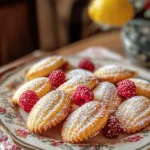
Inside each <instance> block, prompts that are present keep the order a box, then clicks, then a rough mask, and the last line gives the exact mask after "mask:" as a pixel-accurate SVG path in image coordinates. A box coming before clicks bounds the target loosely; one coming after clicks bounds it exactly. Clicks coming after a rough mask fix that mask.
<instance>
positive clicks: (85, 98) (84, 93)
mask: <svg viewBox="0 0 150 150" xmlns="http://www.w3.org/2000/svg"><path fill="white" fill-rule="evenodd" d="M93 97H94V94H93V92H92V91H91V90H90V89H89V88H88V87H87V86H85V85H80V86H78V87H77V89H76V91H75V92H74V94H73V96H72V100H73V101H74V103H75V104H77V105H78V106H81V105H83V104H85V103H87V102H90V101H91V100H93Z"/></svg>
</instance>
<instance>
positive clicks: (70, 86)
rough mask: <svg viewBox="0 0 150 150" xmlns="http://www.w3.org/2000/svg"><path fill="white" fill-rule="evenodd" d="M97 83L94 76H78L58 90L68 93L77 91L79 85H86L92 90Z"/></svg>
mask: <svg viewBox="0 0 150 150" xmlns="http://www.w3.org/2000/svg"><path fill="white" fill-rule="evenodd" d="M97 83H98V80H97V78H96V77H94V76H77V77H74V78H71V79H70V80H68V81H67V82H65V83H64V84H62V85H61V86H60V87H59V88H58V89H60V90H64V91H68V92H69V91H75V89H76V88H77V86H79V85H86V86H87V87H88V88H90V89H92V88H94V87H95V86H96V84H97Z"/></svg>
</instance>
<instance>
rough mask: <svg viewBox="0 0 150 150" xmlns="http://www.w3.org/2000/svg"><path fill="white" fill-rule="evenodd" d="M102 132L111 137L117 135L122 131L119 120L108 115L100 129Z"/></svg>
mask: <svg viewBox="0 0 150 150" xmlns="http://www.w3.org/2000/svg"><path fill="white" fill-rule="evenodd" d="M102 132H103V134H104V136H105V137H107V138H110V139H113V138H117V137H118V136H119V133H121V132H122V128H121V127H120V124H119V121H118V119H117V118H116V117H115V116H110V117H109V118H108V121H107V124H106V125H105V127H104V128H103V129H102Z"/></svg>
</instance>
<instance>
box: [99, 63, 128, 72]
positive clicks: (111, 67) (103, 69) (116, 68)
mask: <svg viewBox="0 0 150 150" xmlns="http://www.w3.org/2000/svg"><path fill="white" fill-rule="evenodd" d="M96 72H101V73H105V74H121V73H123V74H128V73H129V72H131V71H130V70H129V69H126V68H123V67H120V66H116V65H107V66H103V67H101V68H99V69H98V70H97V71H96Z"/></svg>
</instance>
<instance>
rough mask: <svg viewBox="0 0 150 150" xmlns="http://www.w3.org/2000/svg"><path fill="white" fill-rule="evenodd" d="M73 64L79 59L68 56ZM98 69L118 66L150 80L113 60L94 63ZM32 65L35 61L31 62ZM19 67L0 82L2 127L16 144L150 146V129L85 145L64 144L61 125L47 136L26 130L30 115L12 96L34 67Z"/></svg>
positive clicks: (74, 149) (36, 148)
mask: <svg viewBox="0 0 150 150" xmlns="http://www.w3.org/2000/svg"><path fill="white" fill-rule="evenodd" d="M67 59H68V60H69V61H70V63H72V64H74V65H77V63H78V62H79V60H80V58H79V57H67ZM93 61H94V63H95V65H96V67H99V66H102V65H107V64H117V65H121V66H126V67H127V68H129V69H133V70H136V71H137V72H139V76H140V77H142V78H146V79H148V80H150V76H149V72H148V71H146V70H144V69H141V68H139V67H137V66H133V65H131V64H130V65H129V64H125V63H122V62H118V61H115V62H114V61H112V60H100V61H99V60H93ZM32 63H33V62H32ZM32 63H30V64H27V65H23V66H18V68H17V69H14V70H11V71H9V72H7V73H6V74H4V75H3V76H2V78H1V80H0V127H1V129H2V130H3V131H4V132H5V133H6V134H7V135H8V136H9V137H10V139H11V140H12V141H13V142H14V143H15V144H17V145H19V146H21V147H23V148H25V149H28V150H29V149H31V150H62V149H67V150H99V149H103V150H112V149H122V150H123V149H124V150H126V149H128V150H133V149H137V150H141V149H147V148H149V147H150V127H147V128H146V129H145V130H143V131H141V132H139V133H136V134H134V135H120V136H119V137H118V138H117V139H115V140H108V139H105V138H104V137H103V136H102V135H101V134H99V135H98V136H96V137H93V138H91V139H90V140H88V141H86V142H85V143H80V144H70V143H64V142H63V141H62V139H61V136H60V128H61V124H60V125H58V126H57V127H56V128H54V129H53V130H49V131H48V132H47V133H45V134H44V136H42V135H41V136H39V135H36V134H32V133H29V132H28V130H27V128H26V124H25V122H26V118H27V115H28V114H27V113H25V112H24V111H23V110H22V109H21V108H19V107H18V106H16V105H14V104H13V103H12V101H11V96H12V94H13V92H14V91H15V90H16V88H17V87H18V86H19V85H20V84H21V83H22V82H23V81H24V74H25V72H26V71H27V70H28V68H29V67H30V66H31V64H32Z"/></svg>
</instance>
